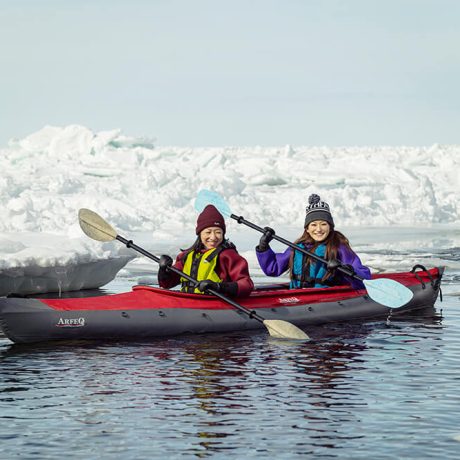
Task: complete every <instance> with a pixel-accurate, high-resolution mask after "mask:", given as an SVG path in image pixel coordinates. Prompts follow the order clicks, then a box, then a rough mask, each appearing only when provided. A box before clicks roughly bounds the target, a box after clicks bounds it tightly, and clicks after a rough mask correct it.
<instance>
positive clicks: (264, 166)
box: [0, 125, 460, 289]
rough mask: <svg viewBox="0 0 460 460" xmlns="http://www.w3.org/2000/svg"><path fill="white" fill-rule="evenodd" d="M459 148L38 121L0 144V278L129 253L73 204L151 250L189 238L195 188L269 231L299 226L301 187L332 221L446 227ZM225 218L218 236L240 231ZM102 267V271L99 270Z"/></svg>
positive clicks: (451, 220) (455, 214)
mask: <svg viewBox="0 0 460 460" xmlns="http://www.w3.org/2000/svg"><path fill="white" fill-rule="evenodd" d="M459 153H460V146H457V145H452V146H443V145H433V146H430V147H346V148H345V147H344V148H329V147H292V146H283V147H271V148H263V147H214V148H183V147H155V146H154V143H153V140H151V139H148V138H135V137H128V136H125V135H123V134H122V133H121V131H120V130H111V131H101V132H93V131H91V130H90V129H88V128H86V127H83V126H78V125H70V126H65V127H55V126H46V127H45V128H43V129H41V130H40V131H38V132H36V133H33V134H31V135H30V136H27V137H26V138H24V139H15V140H12V141H10V143H9V145H8V146H7V147H6V148H2V149H0V168H1V175H0V209H1V216H2V218H1V219H0V276H1V275H5V276H10V275H11V276H13V277H14V276H15V274H16V275H17V276H18V277H21V276H22V277H23V279H22V280H20V279H16V280H14V283H19V284H21V283H23V282H24V283H26V284H27V283H28V280H27V279H26V278H27V277H28V276H34V275H33V274H34V273H36V274H37V276H38V277H40V276H42V275H43V273H44V272H46V269H48V272H49V274H50V276H51V277H53V276H54V277H57V275H54V273H55V272H56V273H58V272H59V273H60V275H59V276H61V278H62V276H63V275H62V274H63V272H62V270H60V269H59V267H66V272H67V274H69V276H70V275H71V273H73V272H72V270H74V269H75V267H77V266H80V265H83V264H85V263H97V262H98V261H103V260H112V261H113V267H115V268H116V269H117V270H118V269H119V268H120V266H122V265H123V264H122V263H121V261H124V263H126V261H127V260H129V258H131V257H133V254H132V253H130V254H129V256H128V255H127V254H126V253H124V252H123V250H124V248H123V247H122V246H121V245H120V244H115V243H109V244H107V245H104V249H102V246H101V244H100V243H97V242H92V241H89V240H88V238H87V237H86V236H84V235H83V234H82V232H81V229H80V227H79V225H78V218H77V215H78V210H79V209H80V208H82V207H85V208H89V209H92V210H94V211H96V212H97V213H99V214H100V215H101V216H102V217H104V218H105V219H106V220H107V221H108V222H109V223H110V224H111V225H113V226H114V227H115V229H116V230H119V232H120V233H121V234H123V235H124V236H126V237H130V235H132V234H133V233H137V234H142V235H143V237H144V241H145V240H146V241H152V244H155V245H156V247H158V244H159V245H161V244H163V245H164V244H165V243H167V242H168V241H173V240H174V241H183V242H184V244H185V243H189V242H190V243H191V242H192V241H193V237H194V229H195V223H196V217H197V213H196V211H195V209H194V201H195V197H196V195H197V193H198V191H199V190H200V189H203V188H207V189H210V190H214V191H216V192H219V193H220V194H221V195H222V196H223V198H224V199H225V200H226V201H227V202H228V203H229V205H230V207H231V210H232V212H233V213H234V214H237V215H243V216H244V217H245V218H246V219H248V220H250V221H253V222H255V223H257V224H259V225H261V226H265V225H270V226H271V227H274V228H275V229H277V228H280V227H284V226H286V225H289V226H292V227H298V228H299V231H301V229H302V228H303V222H304V216H305V206H306V204H307V200H308V196H309V195H310V194H311V193H317V194H319V195H320V196H321V198H322V199H323V200H325V201H327V202H328V203H329V205H330V207H331V210H332V213H333V216H334V220H335V223H336V227H337V228H338V229H340V228H341V227H369V226H380V227H381V226H389V225H398V226H404V225H407V226H420V227H425V226H429V225H430V224H438V223H448V224H458V223H460V217H459V206H460V204H459V203H460V188H459V186H458V184H459V183H460V165H459V163H460V155H459ZM228 224H229V225H228V228H229V234H230V236H231V233H230V232H231V231H232V229H235V228H236V227H241V226H238V224H237V223H236V222H232V223H230V222H229V223H228ZM239 230H241V229H239ZM248 232H250V230H248ZM34 235H35V236H34ZM254 240H257V237H256V236H255V235H254V234H253V232H252V233H251V241H252V242H253V241H254ZM39 241H42V243H43V244H41V245H40V244H39V243H38V242H39ZM147 249H149V247H148V248H147ZM27 267H28V269H27V270H26V268H27ZM72 267H73V268H72ZM117 267H118V268H117ZM115 268H114V270H115ZM15 269H18V270H16V271H15ZM21 270H23V271H21ZM114 270H112V271H111V270H107V267H105V268H103V269H102V271H105V272H106V273H107V278H108V277H110V276H115V273H116V271H115V272H114ZM74 272H75V273H77V272H76V271H75V270H74ZM79 276H82V275H81V274H78V275H76V276H75V279H74V280H73V281H72V282H73V285H77V284H78V283H80V282H81V280H79V279H78V278H79ZM67 279H70V278H67ZM58 281H59V280H58ZM85 281H87V282H91V281H92V280H90V279H87V280H85ZM8 282H9V281H8ZM37 282H38V281H37ZM59 283H61V284H62V279H61V280H60V281H59ZM59 283H58V284H59ZM57 287H58V288H59V289H60V285H59V286H57Z"/></svg>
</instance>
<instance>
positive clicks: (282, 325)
mask: <svg viewBox="0 0 460 460" xmlns="http://www.w3.org/2000/svg"><path fill="white" fill-rule="evenodd" d="M78 220H79V222H80V227H81V229H82V230H83V232H84V233H85V234H86V235H87V236H89V237H90V238H92V239H93V240H97V241H112V240H118V241H121V242H122V243H123V244H125V245H126V246H127V247H128V248H132V249H134V250H135V251H137V252H140V253H141V254H142V255H144V256H146V257H148V258H149V259H152V260H154V261H155V262H157V263H159V262H160V258H159V257H157V256H155V255H153V254H151V253H150V252H148V251H146V250H145V249H142V248H141V247H139V246H137V245H136V244H134V243H133V242H132V240H127V239H126V238H123V237H122V236H120V235H118V234H117V232H116V231H115V229H114V228H113V227H112V226H111V225H110V224H108V223H107V222H106V221H105V220H104V219H103V218H102V217H101V216H99V215H98V214H96V213H95V212H94V211H91V210H89V209H84V208H82V209H80V211H79V212H78ZM169 270H171V271H172V272H173V273H176V274H177V275H179V276H182V277H183V278H185V279H187V280H188V281H191V282H192V283H194V284H195V286H196V285H197V284H198V281H197V280H196V279H195V278H192V277H191V276H189V275H187V274H185V273H184V272H182V271H181V270H179V269H177V268H175V267H169ZM206 292H209V293H210V294H212V295H214V296H216V297H218V298H219V299H221V300H223V301H224V302H227V303H228V304H230V305H232V306H233V307H234V308H236V309H237V310H239V311H241V312H243V313H246V314H247V315H248V316H249V318H251V319H255V320H257V321H259V322H260V323H262V324H263V325H264V326H265V327H266V328H267V330H268V332H269V334H270V335H271V336H272V337H276V338H279V339H296V340H307V339H309V337H308V335H307V334H305V332H303V331H302V330H301V329H299V328H298V327H297V326H294V325H293V324H291V323H289V322H287V321H283V320H279V319H264V318H262V317H261V316H260V315H259V314H258V313H256V312H255V311H254V310H249V309H247V308H246V307H243V305H240V304H238V303H236V302H235V301H233V300H232V299H229V298H228V297H226V296H224V295H223V294H221V293H220V292H217V291H214V290H213V289H207V291H206Z"/></svg>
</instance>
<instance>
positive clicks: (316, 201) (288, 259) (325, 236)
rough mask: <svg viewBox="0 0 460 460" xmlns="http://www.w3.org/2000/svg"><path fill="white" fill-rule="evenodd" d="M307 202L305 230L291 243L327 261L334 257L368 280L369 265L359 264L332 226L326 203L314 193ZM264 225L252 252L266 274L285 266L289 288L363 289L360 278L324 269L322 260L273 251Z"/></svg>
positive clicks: (290, 251)
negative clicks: (331, 287) (348, 287)
mask: <svg viewBox="0 0 460 460" xmlns="http://www.w3.org/2000/svg"><path fill="white" fill-rule="evenodd" d="M308 203H309V204H308V206H307V209H306V211H307V215H306V217H305V225H304V227H305V230H304V232H303V234H302V236H301V237H300V238H299V239H298V240H297V241H295V243H296V244H298V245H299V246H301V247H302V248H304V249H306V250H307V251H309V252H313V253H315V254H316V255H318V256H319V257H321V258H323V259H326V260H328V261H334V260H338V261H339V262H340V263H341V264H342V265H345V266H346V268H347V269H349V270H351V272H352V273H355V274H356V275H359V276H360V277H362V278H364V279H370V278H371V273H370V270H369V268H367V267H366V266H364V265H363V264H362V263H361V260H360V258H359V257H358V256H357V255H356V254H355V252H354V251H353V250H352V249H351V247H350V243H349V242H348V239H347V238H346V237H345V236H344V235H343V234H342V233H340V232H338V231H337V230H335V229H334V220H333V219H332V214H331V211H330V209H329V205H328V204H327V203H326V202H324V201H321V199H320V197H319V196H318V195H311V196H310V198H309V199H308ZM265 228H266V232H265V233H264V234H263V235H262V237H261V238H260V242H259V245H258V246H257V247H256V254H257V259H258V260H259V265H260V267H261V268H262V270H263V272H264V273H265V274H266V275H267V276H280V275H281V274H282V273H284V272H285V271H286V270H288V269H289V273H290V277H291V284H290V287H291V288H292V289H297V288H308V287H310V288H311V287H315V288H318V287H319V288H322V287H324V288H325V287H329V286H337V285H343V284H350V285H351V286H352V287H353V288H354V289H363V288H364V285H363V283H362V282H361V281H360V280H357V279H355V278H352V277H351V276H347V275H344V274H343V273H342V272H340V271H339V270H335V271H328V270H327V266H326V265H325V264H324V263H321V262H319V261H316V260H315V259H313V258H311V257H308V256H307V255H305V254H303V253H301V252H300V251H296V250H294V249H291V248H288V249H286V251H285V252H282V253H275V252H273V250H272V249H271V248H270V246H269V243H270V241H271V240H272V238H273V235H274V233H275V232H274V230H273V229H271V228H269V227H265Z"/></svg>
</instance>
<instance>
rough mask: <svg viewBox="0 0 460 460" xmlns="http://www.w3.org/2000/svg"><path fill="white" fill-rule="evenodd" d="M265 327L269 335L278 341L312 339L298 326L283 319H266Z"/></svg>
mask: <svg viewBox="0 0 460 460" xmlns="http://www.w3.org/2000/svg"><path fill="white" fill-rule="evenodd" d="M264 325H265V327H266V328H267V329H268V332H269V334H270V335H271V336H272V337H276V338H278V339H294V340H309V339H310V337H308V335H307V334H305V332H304V331H302V329H299V328H298V327H297V326H294V325H293V324H291V323H288V322H287V321H283V320H281V319H266V320H264Z"/></svg>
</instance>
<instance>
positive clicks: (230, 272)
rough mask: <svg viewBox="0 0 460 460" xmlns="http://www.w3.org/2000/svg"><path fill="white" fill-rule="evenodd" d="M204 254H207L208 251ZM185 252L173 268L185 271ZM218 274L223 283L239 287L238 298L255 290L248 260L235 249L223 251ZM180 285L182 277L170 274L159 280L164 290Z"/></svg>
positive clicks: (219, 258)
mask: <svg viewBox="0 0 460 460" xmlns="http://www.w3.org/2000/svg"><path fill="white" fill-rule="evenodd" d="M202 252H206V249H205V250H203V251H202ZM184 256H185V252H181V253H180V254H179V255H178V256H177V258H176V262H175V263H174V265H173V267H175V268H177V269H178V270H181V271H182V270H183V268H184V261H185V257H184ZM216 273H217V274H218V275H219V278H221V279H222V281H230V282H231V281H233V282H235V283H237V285H238V294H237V295H238V297H246V296H248V295H249V294H250V293H251V291H252V290H253V289H254V283H253V282H252V280H251V277H250V275H249V267H248V263H247V261H246V259H245V258H244V257H241V256H240V255H239V254H238V253H237V252H236V251H235V249H225V250H223V251H222V252H221V253H220V254H219V256H218V260H217V265H216ZM179 283H180V276H179V275H176V274H175V273H172V272H169V276H168V279H166V280H159V285H160V286H161V287H162V288H166V289H169V288H172V287H174V286H177V285H178V284H179Z"/></svg>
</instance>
